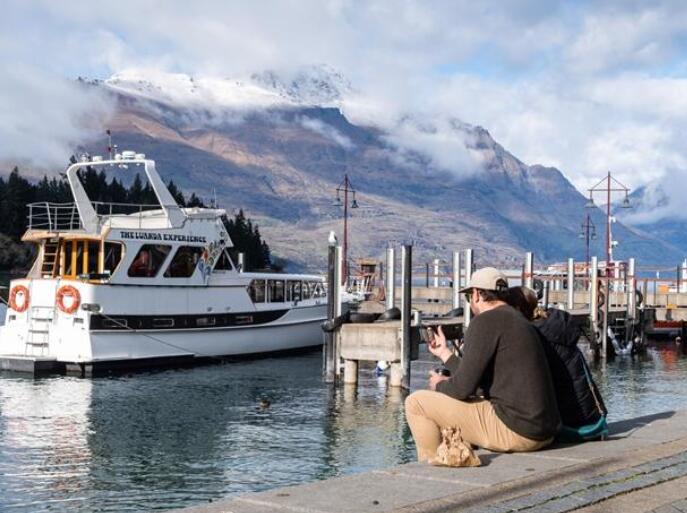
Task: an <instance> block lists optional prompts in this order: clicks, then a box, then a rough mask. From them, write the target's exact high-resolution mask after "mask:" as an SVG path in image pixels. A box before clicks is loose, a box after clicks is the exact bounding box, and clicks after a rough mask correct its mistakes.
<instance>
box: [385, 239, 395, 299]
mask: <svg viewBox="0 0 687 513" xmlns="http://www.w3.org/2000/svg"><path fill="white" fill-rule="evenodd" d="M395 304H396V252H395V250H394V248H386V309H387V310H388V309H389V308H393V307H394V306H395Z"/></svg>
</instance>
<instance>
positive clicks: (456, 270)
mask: <svg viewBox="0 0 687 513" xmlns="http://www.w3.org/2000/svg"><path fill="white" fill-rule="evenodd" d="M459 291H460V251H454V252H453V303H452V304H453V306H452V308H458V307H459V306H460V292H459Z"/></svg>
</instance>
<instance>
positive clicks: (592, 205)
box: [584, 192, 596, 208]
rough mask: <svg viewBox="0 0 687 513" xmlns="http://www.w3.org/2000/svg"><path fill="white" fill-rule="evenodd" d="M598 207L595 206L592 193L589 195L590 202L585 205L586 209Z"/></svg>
mask: <svg viewBox="0 0 687 513" xmlns="http://www.w3.org/2000/svg"><path fill="white" fill-rule="evenodd" d="M595 207H596V205H595V204H594V198H593V197H592V193H591V192H590V193H589V200H587V203H586V204H585V205H584V208H595Z"/></svg>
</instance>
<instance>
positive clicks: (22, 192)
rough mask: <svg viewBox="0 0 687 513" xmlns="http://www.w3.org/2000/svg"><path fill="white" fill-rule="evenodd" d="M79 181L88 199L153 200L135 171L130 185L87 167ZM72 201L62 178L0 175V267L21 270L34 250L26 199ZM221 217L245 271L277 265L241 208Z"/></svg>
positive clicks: (192, 200)
mask: <svg viewBox="0 0 687 513" xmlns="http://www.w3.org/2000/svg"><path fill="white" fill-rule="evenodd" d="M80 179H81V182H82V183H83V185H84V188H85V189H86V192H87V193H88V196H89V198H90V199H91V201H93V202H103V203H122V204H123V203H130V204H137V205H140V204H144V205H158V204H159V203H158V201H157V198H156V197H155V193H154V192H153V189H152V187H151V186H150V184H149V183H148V182H147V181H145V182H144V181H143V180H142V179H141V177H140V175H138V174H137V175H136V176H135V177H134V180H133V182H132V183H131V185H130V186H128V187H127V186H125V185H124V184H123V183H122V182H120V181H119V180H117V178H116V177H114V178H112V179H110V180H108V178H107V176H106V174H105V172H104V171H103V170H101V171H100V172H98V171H96V170H95V169H93V168H87V169H86V170H85V171H83V172H82V173H80ZM167 187H168V188H169V191H170V193H171V194H172V196H173V197H174V199H175V200H176V201H177V203H178V204H179V206H181V207H205V205H204V203H203V201H202V200H201V199H200V198H199V197H198V196H197V195H196V194H195V193H191V195H190V196H188V198H187V197H186V195H185V194H184V193H183V191H181V189H179V187H177V186H176V185H175V184H174V182H173V181H170V182H169V183H168V184H167ZM39 202H48V203H72V202H73V198H72V193H71V189H70V188H69V183H68V182H67V180H66V178H64V177H62V178H59V179H58V178H56V177H53V178H50V179H49V178H48V177H47V176H44V177H43V178H42V179H41V180H40V181H38V182H36V183H34V182H31V181H29V180H28V179H26V178H25V177H23V176H21V174H20V172H19V169H18V168H16V167H15V168H14V169H13V170H12V172H11V173H10V174H9V176H8V177H7V179H3V178H2V177H0V270H2V271H25V270H27V269H28V268H29V266H30V265H31V262H32V260H33V258H34V255H35V247H34V245H33V244H28V243H22V242H21V237H22V235H23V234H24V232H25V231H26V227H27V221H28V215H29V208H28V204H30V203H39ZM222 221H223V222H224V226H225V227H226V229H227V233H229V236H230V237H231V240H232V242H233V244H234V247H233V248H232V253H234V254H233V255H232V257H233V259H234V261H236V253H238V252H243V253H245V259H246V270H258V269H274V270H280V269H277V267H279V266H278V265H276V264H275V263H273V261H272V257H271V254H270V248H269V246H268V245H267V243H266V242H265V241H264V240H263V239H262V236H261V235H260V230H259V229H258V226H257V225H256V224H255V223H253V222H252V221H251V220H250V219H248V218H247V217H246V216H245V215H244V213H243V210H240V211H239V212H238V213H237V214H235V215H234V216H233V217H232V218H229V217H228V216H224V217H223V219H222Z"/></svg>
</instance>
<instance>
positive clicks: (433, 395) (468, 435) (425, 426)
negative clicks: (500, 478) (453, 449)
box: [405, 390, 552, 461]
mask: <svg viewBox="0 0 687 513" xmlns="http://www.w3.org/2000/svg"><path fill="white" fill-rule="evenodd" d="M405 404H406V419H407V420H408V425H410V430H411V431H412V432H413V438H415V445H416V446H417V459H418V461H429V460H431V459H433V458H434V457H435V456H436V452H437V447H439V444H440V443H441V429H442V428H446V427H457V428H460V433H461V435H462V437H463V440H465V441H466V442H468V443H470V444H472V445H477V446H479V447H482V448H484V449H489V450H491V451H498V452H527V451H536V450H537V449H541V448H542V447H545V446H547V445H548V444H550V443H551V440H552V439H548V440H544V441H541V440H530V439H529V438H525V437H524V436H522V435H519V434H517V433H516V432H515V431H513V430H511V429H510V428H508V427H507V426H506V425H505V424H504V423H503V422H502V421H501V419H499V418H498V416H497V415H496V412H495V411H494V407H493V406H492V404H491V403H490V402H489V401H487V400H484V399H482V400H476V401H470V402H466V401H459V400H457V399H453V398H452V397H449V396H447V395H446V394H442V393H441V392H433V391H431V390H419V391H417V392H414V393H412V394H410V395H409V396H408V397H407V398H406V403H405Z"/></svg>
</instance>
